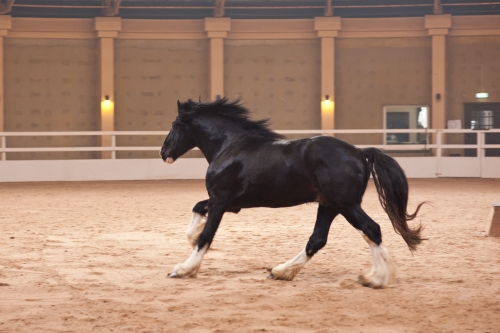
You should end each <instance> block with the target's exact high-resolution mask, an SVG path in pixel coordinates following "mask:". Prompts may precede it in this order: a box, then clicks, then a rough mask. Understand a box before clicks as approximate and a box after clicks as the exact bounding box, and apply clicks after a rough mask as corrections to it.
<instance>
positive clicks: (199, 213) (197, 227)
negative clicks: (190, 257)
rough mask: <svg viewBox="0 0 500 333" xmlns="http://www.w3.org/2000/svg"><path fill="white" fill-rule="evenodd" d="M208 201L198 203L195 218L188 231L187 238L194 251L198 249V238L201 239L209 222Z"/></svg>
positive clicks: (195, 207) (194, 213) (194, 208)
mask: <svg viewBox="0 0 500 333" xmlns="http://www.w3.org/2000/svg"><path fill="white" fill-rule="evenodd" d="M207 212H208V199H207V200H203V201H200V202H198V203H197V204H196V205H195V206H194V207H193V216H192V218H191V223H189V226H188V229H187V232H186V234H187V238H188V241H189V243H190V244H191V246H192V247H193V249H194V248H195V247H196V242H197V241H198V237H200V234H201V232H202V231H203V228H204V227H205V223H206V222H207V217H206V216H207Z"/></svg>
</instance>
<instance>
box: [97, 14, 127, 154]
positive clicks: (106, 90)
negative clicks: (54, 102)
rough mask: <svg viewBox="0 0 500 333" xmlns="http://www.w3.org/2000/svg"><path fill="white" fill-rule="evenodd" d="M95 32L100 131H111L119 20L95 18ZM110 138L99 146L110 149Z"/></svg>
mask: <svg viewBox="0 0 500 333" xmlns="http://www.w3.org/2000/svg"><path fill="white" fill-rule="evenodd" d="M95 30H96V31H97V37H98V38H99V96H100V110H101V131H113V130H114V119H115V117H114V116H115V114H114V113H115V102H114V101H115V99H114V66H115V65H114V38H116V37H117V36H118V31H120V30H121V18H119V17H96V18H95ZM111 145H112V137H111V136H110V135H103V136H102V137H101V146H102V147H110V146H111ZM111 157H112V153H111V152H102V155H101V158H111Z"/></svg>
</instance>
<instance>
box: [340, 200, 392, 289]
mask: <svg viewBox="0 0 500 333" xmlns="http://www.w3.org/2000/svg"><path fill="white" fill-rule="evenodd" d="M341 213H342V215H344V217H345V218H346V219H347V221H349V223H350V224H351V225H352V226H353V227H354V228H356V229H358V231H359V232H360V233H361V235H362V236H363V239H364V240H365V241H366V242H367V243H368V245H369V246H370V250H371V253H372V259H373V268H372V270H371V271H370V273H368V274H364V275H360V276H359V282H360V283H361V284H362V285H364V286H366V287H371V288H385V287H387V286H388V285H389V283H390V282H391V281H392V280H393V279H394V276H395V273H396V265H395V264H394V262H393V260H392V258H391V256H390V255H389V252H388V251H387V249H386V248H385V247H384V245H383V244H382V233H381V231H380V226H379V225H378V224H377V223H376V222H375V221H373V220H372V219H371V218H370V217H369V216H368V215H367V214H366V213H365V212H364V211H363V209H362V208H361V207H360V206H359V205H355V206H354V207H348V208H345V209H343V210H342V212H341Z"/></svg>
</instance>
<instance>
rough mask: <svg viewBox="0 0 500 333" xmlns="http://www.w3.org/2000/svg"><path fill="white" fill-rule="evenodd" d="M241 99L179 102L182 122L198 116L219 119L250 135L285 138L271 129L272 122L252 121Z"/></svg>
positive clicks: (264, 120) (267, 120)
mask: <svg viewBox="0 0 500 333" xmlns="http://www.w3.org/2000/svg"><path fill="white" fill-rule="evenodd" d="M240 102H241V99H236V100H229V99H228V98H227V97H224V98H221V99H217V100H215V101H212V102H201V101H200V102H195V101H193V100H192V99H188V100H187V101H186V102H183V103H181V102H177V106H178V110H179V118H180V120H184V121H185V120H190V119H192V118H193V117H195V116H196V115H205V116H208V117H217V118H219V119H224V120H226V122H225V123H226V125H227V126H230V127H233V128H241V129H242V130H244V131H247V132H248V134H249V135H252V136H260V137H264V138H267V139H272V140H279V139H283V138H284V136H283V135H281V134H278V133H276V132H273V131H272V130H271V129H269V126H270V120H269V119H261V120H251V119H250V110H248V109H247V108H245V107H244V106H242V105H241V103H240Z"/></svg>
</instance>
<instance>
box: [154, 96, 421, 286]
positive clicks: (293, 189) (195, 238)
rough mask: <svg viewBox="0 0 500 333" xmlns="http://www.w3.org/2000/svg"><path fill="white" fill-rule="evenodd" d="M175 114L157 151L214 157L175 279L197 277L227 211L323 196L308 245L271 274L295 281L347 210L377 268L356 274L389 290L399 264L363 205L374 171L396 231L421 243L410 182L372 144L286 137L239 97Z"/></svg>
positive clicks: (170, 159) (169, 157) (183, 107)
mask: <svg viewBox="0 0 500 333" xmlns="http://www.w3.org/2000/svg"><path fill="white" fill-rule="evenodd" d="M177 106H178V116H177V118H176V119H175V121H174V122H173V123H172V129H171V131H170V133H169V134H168V136H167V138H166V139H165V142H164V144H163V146H162V147H161V150H160V156H161V158H162V159H163V160H164V161H165V162H167V163H174V161H175V160H176V159H177V158H179V157H180V156H182V155H183V154H184V153H186V152H187V151H188V150H190V149H192V148H194V147H198V148H199V149H200V150H201V151H202V153H203V154H204V155H205V158H206V159H207V161H208V163H209V167H208V170H207V174H206V187H207V190H208V195H209V199H208V200H204V201H201V202H199V203H198V204H196V205H195V207H194V208H193V219H192V221H191V224H190V226H189V228H188V238H189V240H190V241H191V244H192V245H193V247H194V252H193V253H192V255H191V256H190V257H189V258H188V259H187V260H186V261H185V262H184V263H182V264H177V265H176V266H175V268H174V271H173V273H171V274H170V275H169V276H170V277H194V276H196V274H197V273H198V270H199V268H200V266H201V261H202V258H203V255H204V254H205V253H206V251H207V250H208V248H209V247H210V244H211V243H212V240H213V238H214V236H215V233H216V231H217V228H218V227H219V224H220V221H221V219H222V216H223V215H224V213H225V212H234V213H237V212H239V211H240V210H241V209H242V208H251V207H273V208H277V207H290V206H295V205H300V204H303V203H307V202H318V204H319V207H318V213H317V218H316V224H315V226H314V231H313V233H312V235H311V237H310V238H309V241H308V242H307V245H306V246H305V248H304V249H303V250H302V251H301V252H300V253H299V254H298V255H297V256H296V257H295V258H293V259H291V260H290V261H288V262H286V263H284V264H281V265H278V266H276V267H274V268H273V269H271V270H270V273H271V275H270V277H271V278H275V279H283V280H292V279H293V278H294V276H295V275H296V274H297V273H298V272H299V271H300V269H301V268H302V267H304V265H305V264H306V263H307V262H308V261H309V260H310V259H311V258H312V256H313V255H314V254H315V253H316V252H318V251H319V250H320V249H321V248H323V247H324V246H325V245H326V242H327V238H328V232H329V230H330V225H331V223H332V221H333V219H334V218H335V216H337V215H338V214H342V215H343V216H344V217H345V218H346V219H347V221H349V223H350V224H351V225H352V226H353V227H354V228H356V229H357V230H358V231H359V232H360V233H361V235H362V236H363V238H364V239H365V241H366V242H367V243H368V244H369V246H370V249H371V252H372V258H373V268H372V270H371V272H370V273H368V274H366V275H362V276H360V277H359V279H360V282H361V283H362V284H363V285H365V286H369V287H372V288H384V287H386V286H387V285H388V284H389V283H390V281H391V280H392V279H393V277H394V273H395V265H394V263H393V261H392V259H391V257H390V255H389V253H388V252H387V250H386V249H385V247H384V246H383V245H382V234H381V232H380V227H379V225H378V224H377V223H376V222H374V221H373V220H372V219H371V218H370V217H369V216H368V215H367V214H366V213H365V212H364V211H363V209H362V208H361V200H362V198H363V194H364V192H365V189H366V186H367V183H368V180H369V179H370V174H371V175H372V176H373V179H374V182H375V186H376V188H377V191H378V196H379V199H380V202H381V204H382V207H383V208H384V210H385V211H386V213H387V214H388V216H389V218H390V220H391V222H392V225H393V227H394V229H395V231H396V232H397V233H398V234H400V235H401V236H402V237H403V239H404V240H405V241H406V243H407V244H408V247H409V248H410V250H411V251H413V250H415V249H416V247H417V245H418V244H420V243H421V241H422V238H421V229H422V228H421V226H418V227H416V228H414V229H411V228H410V227H409V226H408V224H407V221H409V220H412V219H414V218H415V217H416V216H417V213H418V210H419V209H420V207H421V205H422V204H423V203H421V204H419V205H418V207H417V209H416V211H415V213H413V214H408V213H407V203H408V182H407V179H406V176H405V174H404V171H403V170H402V169H401V167H400V166H399V165H398V163H397V162H396V161H395V160H394V159H393V158H391V157H390V156H388V155H386V154H384V153H382V152H381V151H380V150H378V149H375V148H366V149H358V148H356V147H354V146H352V145H350V144H348V143H346V142H343V141H341V140H339V139H336V138H333V137H329V136H317V137H312V138H307V139H300V140H285V139H284V138H283V137H282V136H281V135H279V134H277V133H275V132H273V131H271V130H270V129H269V128H268V122H267V120H259V121H252V120H250V118H249V111H248V110H247V109H246V108H244V107H243V106H241V105H240V103H239V100H237V101H229V100H228V99H227V98H222V99H219V100H217V101H214V102H207V103H204V102H194V101H192V100H188V101H187V102H184V103H180V102H179V101H178V102H177Z"/></svg>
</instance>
